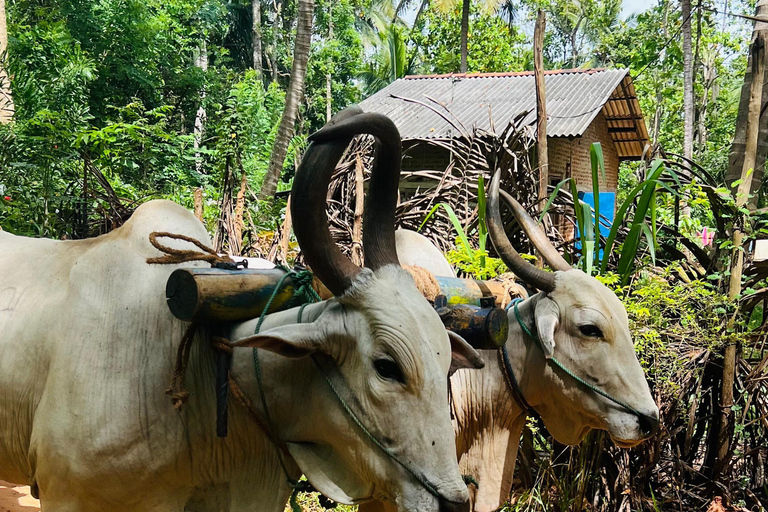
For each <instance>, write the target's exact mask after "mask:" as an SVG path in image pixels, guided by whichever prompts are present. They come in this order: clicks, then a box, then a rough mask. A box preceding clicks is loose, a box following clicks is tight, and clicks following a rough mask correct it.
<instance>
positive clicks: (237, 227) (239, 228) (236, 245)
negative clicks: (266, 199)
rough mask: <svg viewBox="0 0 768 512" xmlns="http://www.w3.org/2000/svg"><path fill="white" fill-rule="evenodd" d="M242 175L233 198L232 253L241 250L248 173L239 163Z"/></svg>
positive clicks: (238, 160) (238, 159) (238, 161)
mask: <svg viewBox="0 0 768 512" xmlns="http://www.w3.org/2000/svg"><path fill="white" fill-rule="evenodd" d="M237 163H238V164H240V157H238V158H237ZM240 167H241V171H242V175H241V177H240V190H238V191H237V198H236V199H235V222H234V231H235V232H234V235H235V236H234V240H230V241H229V249H230V251H232V254H240V253H241V252H242V250H243V228H244V227H245V223H244V222H243V211H244V210H245V189H246V188H248V175H247V174H246V173H245V169H244V168H242V164H240Z"/></svg>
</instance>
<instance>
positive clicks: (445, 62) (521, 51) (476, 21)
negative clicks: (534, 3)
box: [413, 3, 530, 73]
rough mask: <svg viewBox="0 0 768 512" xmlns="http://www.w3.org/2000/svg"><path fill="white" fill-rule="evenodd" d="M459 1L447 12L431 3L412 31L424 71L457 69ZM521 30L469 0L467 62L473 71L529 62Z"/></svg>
mask: <svg viewBox="0 0 768 512" xmlns="http://www.w3.org/2000/svg"><path fill="white" fill-rule="evenodd" d="M460 41H461V3H458V4H457V6H456V7H455V8H453V9H451V10H449V11H448V12H442V11H441V10H439V9H437V8H434V7H432V6H430V7H429V8H428V10H427V11H426V13H425V15H424V16H423V18H422V20H420V24H419V26H418V27H416V28H415V30H414V32H413V42H414V44H415V46H416V47H417V48H418V49H419V59H420V61H421V63H422V68H423V71H424V72H426V73H455V72H458V71H459V64H460V55H459V51H458V49H459V48H460ZM525 41H526V39H525V36H524V35H523V33H522V32H521V31H518V30H517V29H515V28H512V29H511V30H510V26H509V25H508V24H507V23H506V22H505V21H504V20H503V19H501V18H500V17H499V16H498V15H496V14H493V13H488V12H484V11H483V10H481V9H480V7H479V6H478V5H476V4H472V9H471V12H470V19H469V39H468V59H467V66H468V68H469V70H470V71H473V72H491V71H499V72H501V71H522V70H523V69H525V65H526V63H528V62H530V59H529V55H528V54H529V52H530V49H529V48H528V47H527V46H526V45H524V43H525Z"/></svg>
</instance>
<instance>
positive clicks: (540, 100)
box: [533, 9, 549, 208]
mask: <svg viewBox="0 0 768 512" xmlns="http://www.w3.org/2000/svg"><path fill="white" fill-rule="evenodd" d="M546 26H547V19H546V16H545V14H544V11H543V10H541V9H539V15H538V17H537V18H536V25H535V27H534V29H533V70H534V79H535V82H536V154H537V156H538V162H537V164H538V168H539V208H544V204H546V202H547V196H548V194H547V187H548V186H549V154H548V153H547V94H546V89H545V87H544V56H543V48H544V31H545V29H546Z"/></svg>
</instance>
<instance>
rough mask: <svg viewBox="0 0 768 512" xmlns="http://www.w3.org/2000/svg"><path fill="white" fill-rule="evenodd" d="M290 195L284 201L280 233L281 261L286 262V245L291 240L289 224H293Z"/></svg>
mask: <svg viewBox="0 0 768 512" xmlns="http://www.w3.org/2000/svg"><path fill="white" fill-rule="evenodd" d="M291 197H292V196H290V195H289V196H288V201H287V202H286V203H285V220H283V229H282V233H281V234H280V252H281V253H282V254H283V261H284V262H285V264H286V265H287V264H288V245H289V242H290V241H291V226H293V219H292V218H291Z"/></svg>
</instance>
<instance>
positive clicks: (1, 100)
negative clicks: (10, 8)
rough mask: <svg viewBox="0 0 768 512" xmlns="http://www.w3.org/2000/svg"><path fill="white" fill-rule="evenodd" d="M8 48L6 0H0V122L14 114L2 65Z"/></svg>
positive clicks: (6, 76)
mask: <svg viewBox="0 0 768 512" xmlns="http://www.w3.org/2000/svg"><path fill="white" fill-rule="evenodd" d="M7 48H8V25H7V23H6V19H5V0H0V123H2V122H5V121H8V120H10V118H11V115H12V114H13V100H12V99H11V84H10V79H9V78H8V74H7V73H6V72H5V70H4V69H3V65H2V64H3V60H4V59H5V51H6V49H7Z"/></svg>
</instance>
